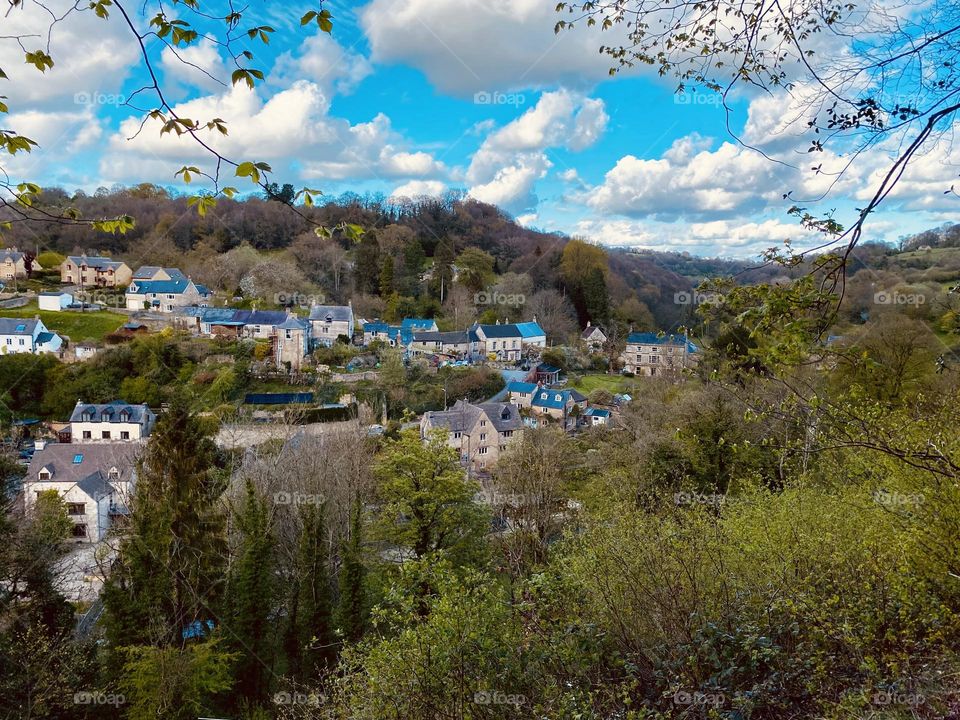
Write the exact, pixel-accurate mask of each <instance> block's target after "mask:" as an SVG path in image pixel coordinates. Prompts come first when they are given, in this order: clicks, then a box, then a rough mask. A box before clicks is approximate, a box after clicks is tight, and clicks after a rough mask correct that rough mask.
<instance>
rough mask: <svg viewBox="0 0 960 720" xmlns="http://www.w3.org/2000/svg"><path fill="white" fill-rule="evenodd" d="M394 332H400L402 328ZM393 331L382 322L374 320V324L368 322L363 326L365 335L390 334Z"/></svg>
mask: <svg viewBox="0 0 960 720" xmlns="http://www.w3.org/2000/svg"><path fill="white" fill-rule="evenodd" d="M392 329H393V330H394V331H399V330H400V328H392ZM390 330H391V327H390V325H388V324H387V323H385V322H381V321H380V320H374V321H373V322H368V323H366V324H365V325H364V326H363V331H364V332H365V333H389V332H390Z"/></svg>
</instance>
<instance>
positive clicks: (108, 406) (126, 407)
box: [70, 400, 157, 443]
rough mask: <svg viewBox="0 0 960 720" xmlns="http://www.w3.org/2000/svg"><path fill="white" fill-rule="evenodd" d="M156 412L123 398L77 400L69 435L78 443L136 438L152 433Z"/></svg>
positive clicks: (122, 440) (136, 439) (121, 440)
mask: <svg viewBox="0 0 960 720" xmlns="http://www.w3.org/2000/svg"><path fill="white" fill-rule="evenodd" d="M156 422H157V416H156V413H154V412H153V410H151V409H150V408H149V407H147V405H146V404H145V403H144V404H140V405H132V404H130V403H127V402H124V401H123V400H113V401H111V402H108V403H105V404H96V403H85V402H82V401H80V400H78V401H77V405H76V407H74V408H73V413H72V414H71V415H70V435H71V438H72V441H73V442H75V443H111V442H112V443H116V442H135V441H138V440H143V439H144V438H147V437H149V435H150V433H151V432H152V431H153V426H154V425H156Z"/></svg>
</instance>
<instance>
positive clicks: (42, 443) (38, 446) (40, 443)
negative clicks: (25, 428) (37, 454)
mask: <svg viewBox="0 0 960 720" xmlns="http://www.w3.org/2000/svg"><path fill="white" fill-rule="evenodd" d="M46 446H47V441H46V440H35V441H34V443H33V447H34V449H35V450H43V449H44V448H45V447H46Z"/></svg>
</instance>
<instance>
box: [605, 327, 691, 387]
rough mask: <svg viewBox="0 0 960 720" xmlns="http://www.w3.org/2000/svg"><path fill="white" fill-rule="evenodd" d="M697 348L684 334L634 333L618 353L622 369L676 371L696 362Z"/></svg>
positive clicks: (650, 372) (644, 372) (653, 372)
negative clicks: (620, 353) (621, 351)
mask: <svg viewBox="0 0 960 720" xmlns="http://www.w3.org/2000/svg"><path fill="white" fill-rule="evenodd" d="M698 352H699V348H698V347H697V346H696V345H694V344H693V343H692V342H691V341H690V340H689V339H688V338H687V337H686V336H685V335H658V334H657V333H652V332H634V333H630V335H628V336H627V346H626V349H625V350H624V351H623V354H622V355H621V356H620V360H621V361H622V362H623V369H624V371H625V372H632V373H634V374H635V375H648V376H652V375H666V374H675V373H679V372H680V371H682V370H683V369H684V368H688V367H693V366H695V365H696V364H697V361H698V359H699V356H698Z"/></svg>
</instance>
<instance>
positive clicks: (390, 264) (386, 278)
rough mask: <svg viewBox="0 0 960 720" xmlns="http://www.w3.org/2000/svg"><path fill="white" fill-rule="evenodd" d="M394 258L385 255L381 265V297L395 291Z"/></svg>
mask: <svg viewBox="0 0 960 720" xmlns="http://www.w3.org/2000/svg"><path fill="white" fill-rule="evenodd" d="M393 269H394V259H393V257H392V256H391V255H384V256H383V262H382V264H381V266H380V297H388V296H389V295H390V294H391V293H392V292H393Z"/></svg>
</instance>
